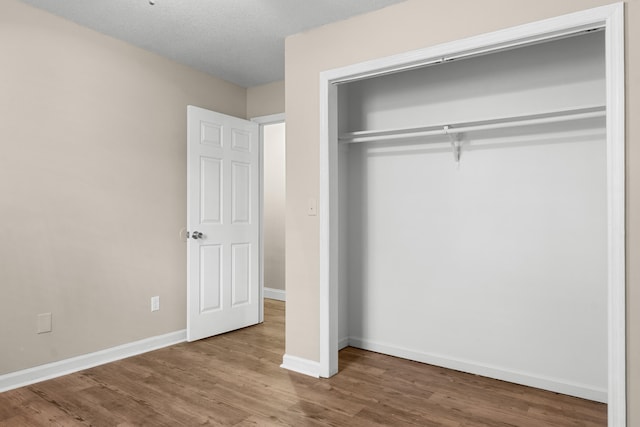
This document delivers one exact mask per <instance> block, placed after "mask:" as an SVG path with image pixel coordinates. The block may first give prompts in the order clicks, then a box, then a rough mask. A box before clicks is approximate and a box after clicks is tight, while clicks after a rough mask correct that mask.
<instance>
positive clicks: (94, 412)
mask: <svg viewBox="0 0 640 427" xmlns="http://www.w3.org/2000/svg"><path fill="white" fill-rule="evenodd" d="M283 352H284V303H281V302H278V301H272V300H266V301H265V323H264V324H262V325H258V326H253V327H250V328H246V329H242V330H240V331H236V332H232V333H229V334H225V335H221V336H218V337H214V338H210V339H206V340H202V341H198V342H195V343H184V344H179V345H175V346H172V347H167V348H165V349H161V350H157V351H153V352H150V353H146V354H143V355H140V356H136V357H131V358H129V359H125V360H121V361H118V362H114V363H109V364H107V365H103V366H99V367H96V368H93V369H89V370H86V371H82V372H78V373H75V374H71V375H67V376H64V377H60V378H57V379H53V380H49V381H45V382H42V383H38V384H35V385H32V386H29V387H24V388H20V389H16V390H13V391H9V392H5V393H2V394H0V425H2V426H74V425H78V426H89V425H91V426H140V425H148V426H197V425H225V426H256V425H258V426H271V425H290V426H320V425H331V426H383V425H384V426H405V425H407V426H519V427H525V426H535V427H540V426H605V425H606V408H607V407H606V405H603V404H599V403H594V402H590V401H587V400H582V399H577V398H574V397H568V396H564V395H559V394H555V393H551V392H546V391H542V390H538V389H533V388H528V387H523V386H518V385H514V384H510V383H506V382H502V381H498V380H492V379H488V378H483V377H478V376H475V375H470V374H464V373H461V372H456V371H451V370H447V369H443V368H438V367H434V366H430V365H425V364H421V363H417V362H411V361H407V360H402V359H397V358H394V357H390V356H385V355H381V354H377V353H371V352H368V351H363V350H358V349H355V348H346V349H344V350H342V351H341V352H340V373H339V374H338V375H336V376H334V377H333V378H331V379H328V380H318V379H314V378H310V377H307V376H304V375H300V374H296V373H293V372H289V371H286V370H284V369H281V368H280V367H279V365H280V363H281V361H282V354H283Z"/></svg>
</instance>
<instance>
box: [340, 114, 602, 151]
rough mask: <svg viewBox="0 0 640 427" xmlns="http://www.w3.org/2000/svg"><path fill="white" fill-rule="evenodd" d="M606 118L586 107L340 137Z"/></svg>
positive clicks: (403, 136) (352, 140)
mask: <svg viewBox="0 0 640 427" xmlns="http://www.w3.org/2000/svg"><path fill="white" fill-rule="evenodd" d="M605 115H606V107H605V106H604V105H597V106H591V107H583V108H572V109H566V110H556V111H551V112H547V113H541V114H527V115H520V116H510V117H502V118H498V119H490V120H479V121H474V122H458V123H448V124H443V125H432V126H422V127H412V128H397V129H385V130H372V131H369V130H365V131H357V132H347V133H344V134H342V135H340V137H339V141H340V142H344V143H358V142H373V141H385V140H393V139H406V138H416V137H421V136H433V135H455V134H459V133H463V132H474V131H482V130H491V129H502V128H512V127H518V126H531V125H539V124H547V123H558V122H565V121H572V120H582V119H591V118H596V117H604V116H605Z"/></svg>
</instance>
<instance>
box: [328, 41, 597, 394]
mask: <svg viewBox="0 0 640 427" xmlns="http://www.w3.org/2000/svg"><path fill="white" fill-rule="evenodd" d="M604 51H605V50H604V33H603V32H593V33H588V34H585V35H581V36H576V37H571V38H565V39H561V40H555V41H552V42H547V43H543V44H537V45H532V46H527V47H523V48H519V49H513V50H507V51H503V52H498V53H493V54H490V55H484V56H478V57H474V58H468V59H463V60H458V61H453V62H448V63H444V64H440V65H435V66H430V67H425V68H421V69H416V70H411V71H405V72H401V73H397V74H390V75H386V76H382V77H377V78H371V79H366V80H361V81H357V82H352V83H346V84H342V85H340V86H339V103H340V107H339V110H340V118H339V128H340V132H353V131H360V130H380V129H386V128H400V127H415V126H424V125H433V124H446V123H452V122H464V121H478V120H488V119H495V118H499V117H503V116H514V115H525V114H538V113H544V112H547V111H553V110H562V109H569V108H578V107H590V106H598V105H600V106H602V105H603V104H604V102H605V79H604V77H605V69H604ZM605 136H606V135H605V121H604V118H596V119H588V120H578V121H571V122H566V123H554V124H546V125H535V126H533V125H532V126H525V127H519V128H514V129H496V130H487V131H481V132H471V133H468V134H464V135H462V143H463V145H462V152H461V158H460V163H459V165H457V166H456V162H455V161H454V157H453V154H452V149H451V145H450V141H449V139H448V138H447V136H446V135H443V136H432V137H425V138H414V139H403V140H401V141H384V142H373V143H372V142H368V143H354V144H345V143H343V144H341V146H340V151H339V153H340V154H339V175H340V178H339V179H340V184H339V193H340V199H339V200H340V213H339V221H340V222H339V228H340V233H339V234H340V251H339V254H340V265H339V283H340V285H339V289H340V291H339V292H340V293H339V295H340V298H339V299H340V307H339V334H340V346H341V347H343V346H346V345H353V346H356V347H361V348H366V349H370V350H374V351H380V352H383V353H388V354H393V355H396V356H400V357H406V358H410V359H414V360H419V361H423V362H427V363H433V364H437V365H441V366H446V367H451V368H454V369H459V370H464V371H468V372H473V373H479V374H483V375H489V376H493V377H496V378H500V379H504V380H508V381H513V382H519V383H522V384H527V385H533V386H537V387H542V388H548V389H551V390H554V391H560V392H563V393H568V394H574V395H577V396H581V397H586V398H590V399H594V400H600V401H606V390H607V311H606V310H607V212H606V206H607V205H606V152H605ZM425 142H430V143H425Z"/></svg>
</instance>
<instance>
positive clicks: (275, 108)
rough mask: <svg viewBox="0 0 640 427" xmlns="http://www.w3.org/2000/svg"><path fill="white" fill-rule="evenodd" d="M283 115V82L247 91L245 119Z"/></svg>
mask: <svg viewBox="0 0 640 427" xmlns="http://www.w3.org/2000/svg"><path fill="white" fill-rule="evenodd" d="M280 113H284V81H279V82H273V83H267V84H264V85H260V86H254V87H250V88H248V89H247V118H249V119H251V118H254V117H261V116H268V115H271V114H280Z"/></svg>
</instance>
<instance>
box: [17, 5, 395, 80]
mask: <svg viewBox="0 0 640 427" xmlns="http://www.w3.org/2000/svg"><path fill="white" fill-rule="evenodd" d="M22 1H23V2H25V3H28V4H31V5H33V6H35V7H38V8H40V9H44V10H47V11H49V12H51V13H53V14H56V15H59V16H61V17H63V18H66V19H69V20H71V21H74V22H76V23H78V24H80V25H83V26H86V27H89V28H92V29H94V30H96V31H99V32H101V33H104V34H107V35H109V36H112V37H115V38H118V39H121V40H124V41H126V42H128V43H131V44H133V45H135V46H138V47H141V48H143V49H146V50H149V51H152V52H155V53H157V54H160V55H162V56H164V57H167V58H169V59H172V60H174V61H177V62H180V63H182V64H185V65H188V66H190V67H193V68H196V69H198V70H201V71H204V72H206V73H209V74H212V75H214V76H217V77H220V78H222V79H225V80H228V81H231V82H233V83H236V84H238V85H240V86H244V87H250V86H256V85H259V84H263V83H269V82H273V81H277V80H282V79H284V39H285V37H286V36H289V35H291V34H296V33H299V32H301V31H305V30H308V29H311V28H314V27H318V26H321V25H324V24H328V23H330V22H336V21H340V20H343V19H346V18H349V17H351V16H355V15H359V14H362V13H365V12H368V11H372V10H376V9H380V8H382V7H385V6H388V5H391V4H394V3H400V2H401V1H403V0H152V1H153V2H154V3H155V4H154V5H151V4H150V2H149V0H22Z"/></svg>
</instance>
